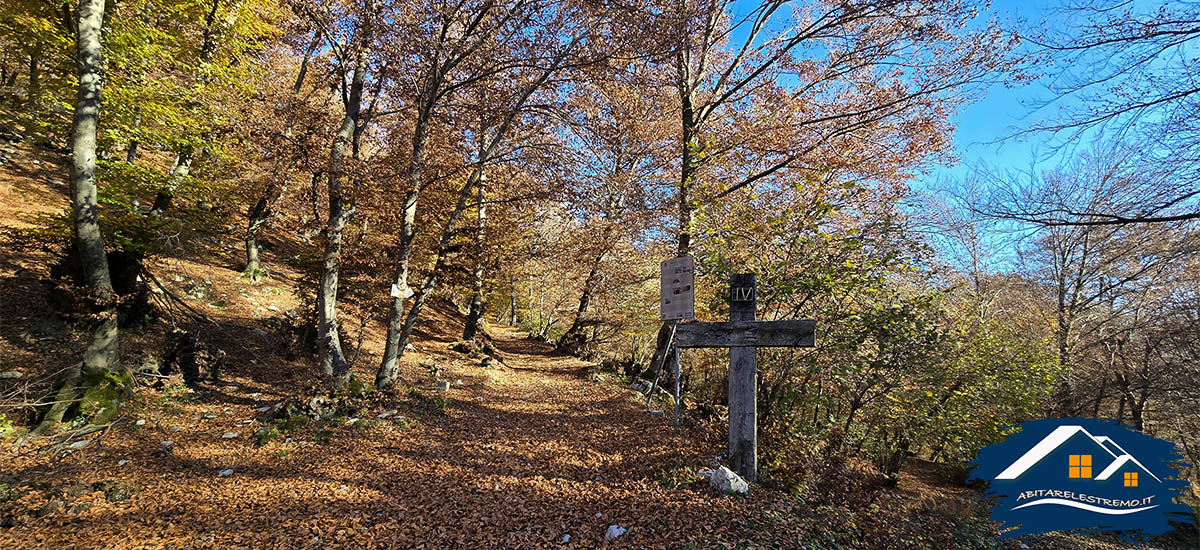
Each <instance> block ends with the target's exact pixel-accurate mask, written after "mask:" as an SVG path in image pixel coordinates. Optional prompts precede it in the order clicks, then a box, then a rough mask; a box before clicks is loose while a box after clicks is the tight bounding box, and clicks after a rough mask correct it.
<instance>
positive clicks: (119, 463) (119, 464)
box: [117, 458, 129, 466]
mask: <svg viewBox="0 0 1200 550" xmlns="http://www.w3.org/2000/svg"><path fill="white" fill-rule="evenodd" d="M126 464H129V460H127V459H124V458H122V459H121V460H118V461H117V466H124V465H126Z"/></svg>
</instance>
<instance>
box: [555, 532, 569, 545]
mask: <svg viewBox="0 0 1200 550" xmlns="http://www.w3.org/2000/svg"><path fill="white" fill-rule="evenodd" d="M558 542H559V543H560V544H566V543H568V542H571V535H569V534H567V533H563V536H561V537H558Z"/></svg>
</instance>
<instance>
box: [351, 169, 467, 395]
mask: <svg viewBox="0 0 1200 550" xmlns="http://www.w3.org/2000/svg"><path fill="white" fill-rule="evenodd" d="M481 174H482V167H480V168H476V169H475V170H474V171H472V172H471V175H470V176H468V177H467V181H466V183H464V184H463V187H462V189H460V190H459V193H458V203H457V204H456V205H455V207H454V211H453V212H451V213H450V217H449V218H448V219H447V220H446V224H445V226H443V228H442V237H441V240H440V241H439V242H438V248H437V253H436V254H435V259H434V263H433V269H432V270H431V271H430V272H429V274H428V275H426V276H425V281H424V282H423V283H422V284H421V288H420V289H419V290H418V291H417V292H416V294H414V295H413V302H412V305H411V306H410V307H409V308H408V314H407V315H405V316H404V322H403V324H402V325H400V327H399V328H400V329H399V331H397V332H396V333H395V334H394V335H393V326H394V325H395V322H396V320H397V317H389V319H388V341H387V343H386V347H385V353H384V359H383V362H381V363H380V365H379V372H378V373H377V374H376V375H375V386H376V387H377V388H379V389H387V388H390V387H392V386H393V385H394V384H395V383H396V376H397V374H398V371H399V365H400V356H401V355H403V354H404V347H405V346H407V345H408V340H409V338H410V337H411V336H412V330H413V327H414V326H415V325H416V323H417V318H418V317H419V316H420V315H421V309H422V308H424V307H425V301H426V300H428V299H429V295H430V294H432V293H433V289H434V287H435V286H436V285H437V280H438V277H439V276H440V275H441V272H442V270H443V269H444V268H445V265H446V253H447V250H448V249H449V248H450V241H451V239H453V237H454V226H455V225H457V224H458V219H459V218H460V217H462V213H463V211H464V210H466V206H467V197H470V196H471V190H472V188H473V187H474V186H475V185H476V184H477V183H478V181H479V179H480V176H481ZM405 265H407V262H405ZM406 269H407V268H406ZM401 300H402V297H396V298H394V299H393V307H392V313H397V310H396V308H395V302H398V301H401ZM393 338H394V341H393ZM389 351H390V352H392V353H393V354H394V356H393V357H391V358H390V360H389V357H388V352H389Z"/></svg>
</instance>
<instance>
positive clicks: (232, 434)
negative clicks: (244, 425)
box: [221, 432, 238, 439]
mask: <svg viewBox="0 0 1200 550" xmlns="http://www.w3.org/2000/svg"><path fill="white" fill-rule="evenodd" d="M237 436H238V434H237V432H225V433H223V434H221V439H233V438H235V437H237Z"/></svg>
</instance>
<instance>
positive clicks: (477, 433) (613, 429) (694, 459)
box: [0, 146, 1124, 550]
mask: <svg viewBox="0 0 1200 550" xmlns="http://www.w3.org/2000/svg"><path fill="white" fill-rule="evenodd" d="M34 161H37V162H36V163H35V162H34ZM62 161H63V159H62V158H61V155H58V154H57V153H52V152H46V151H41V150H34V149H30V148H28V147H26V146H21V147H20V148H19V150H17V151H15V152H14V153H13V154H12V158H11V160H10V161H9V162H8V163H7V164H6V165H4V166H3V167H0V247H3V248H2V249H3V250H4V251H5V253H4V254H3V255H2V256H0V371H13V370H16V371H20V372H22V378H20V379H19V380H17V381H8V380H0V384H8V385H9V387H2V386H0V392H10V393H11V392H12V391H14V390H13V388H17V387H35V386H36V385H37V383H38V382H37V381H38V380H46V379H48V378H49V377H52V376H53V375H54V374H55V373H56V372H58V371H59V370H61V369H62V368H63V367H64V366H66V365H68V364H70V362H71V361H75V360H77V356H78V352H79V351H80V350H82V349H83V346H84V334H83V333H82V332H81V331H79V330H78V329H77V328H74V327H72V326H70V325H69V324H67V323H64V322H62V321H59V320H57V318H56V317H55V315H54V313H53V311H52V310H50V308H49V306H48V305H47V303H46V290H45V289H46V286H47V285H46V281H47V280H48V278H49V266H50V265H51V264H53V262H54V261H55V259H56V256H55V252H56V251H55V250H53V249H52V248H51V247H39V246H37V245H36V242H32V243H31V241H30V239H29V237H30V235H31V233H30V231H31V230H33V229H34V228H36V227H37V226H38V224H39V222H38V220H37V219H35V218H36V216H39V215H49V214H54V213H58V212H61V211H62V209H63V208H65V206H66V204H67V203H66V198H65V191H66V186H65V185H64V184H62V181H63V180H64V179H65V176H63V175H62V174H63V170H62V169H61V168H60V166H61V163H62ZM56 181H57V182H58V183H57V184H55V183H53V182H56ZM236 237H237V233H236V232H232V231H231V232H230V234H228V235H224V236H222V235H216V236H210V237H205V239H207V240H205V239H202V241H204V242H206V244H205V247H206V248H204V249H203V250H201V251H200V252H199V253H197V252H196V251H189V252H188V253H187V254H182V253H181V254H179V255H178V256H169V255H164V256H162V257H156V258H155V259H154V260H153V261H151V262H149V263H148V266H147V267H148V269H149V271H150V272H151V273H153V274H154V275H155V276H156V277H157V278H158V279H159V280H161V281H163V283H164V286H165V287H167V289H168V290H169V291H170V292H172V293H174V294H177V295H179V296H185V297H186V298H185V301H186V302H187V303H188V304H189V307H191V308H194V309H195V310H197V311H198V312H201V313H203V314H204V315H205V316H207V317H208V318H209V319H211V321H212V322H211V323H210V322H207V321H204V322H201V321H197V320H196V319H194V318H188V317H185V316H182V315H180V314H178V313H176V314H171V313H169V312H166V313H163V316H162V317H161V318H160V319H158V320H157V321H155V322H153V323H151V324H150V325H149V326H147V327H144V328H139V329H132V330H127V331H125V332H124V333H123V335H122V338H123V340H122V347H123V351H124V359H125V361H126V364H139V363H140V362H144V361H146V360H148V359H149V358H151V357H153V356H154V355H155V354H156V353H157V350H159V349H160V347H161V345H162V341H163V339H164V338H165V335H166V334H167V332H168V331H169V330H170V329H171V328H173V327H175V326H179V327H182V328H187V329H188V330H192V331H194V332H197V333H200V334H202V335H203V336H204V338H205V340H206V341H208V342H210V343H213V344H214V345H217V346H219V347H221V348H222V349H223V350H224V351H225V352H226V353H227V354H228V355H227V357H226V359H227V362H228V364H229V365H230V367H229V368H228V369H227V370H226V372H225V373H223V375H222V377H221V380H220V381H219V382H207V383H204V384H200V385H198V386H195V387H190V388H189V387H184V386H170V387H165V388H161V389H152V388H143V389H141V390H139V392H138V393H137V395H136V397H135V398H134V400H133V401H132V402H131V403H130V404H129V405H128V406H127V407H126V409H125V410H124V412H123V414H122V416H121V417H120V418H119V419H118V421H117V422H116V423H115V424H114V426H113V427H112V428H110V429H109V430H107V431H105V432H103V433H102V435H100V436H99V437H97V438H95V439H94V440H91V441H92V442H91V443H88V444H86V446H83V447H82V448H79V449H73V448H70V447H69V446H67V445H27V446H26V447H24V448H22V449H20V450H19V451H15V452H12V451H9V450H8V447H9V446H10V445H9V444H8V443H5V445H4V447H5V449H4V450H2V451H0V548H13V549H17V548H22V549H23V548H105V549H112V550H117V549H126V548H128V549H133V548H428V549H437V548H452V547H453V548H537V547H555V548H559V547H573V548H594V547H600V546H611V547H622V548H814V549H815V548H991V547H992V543H993V542H994V539H993V538H992V537H994V535H995V527H994V526H993V525H991V524H990V523H989V522H988V521H987V520H986V519H984V517H983V516H984V510H985V509H984V508H983V507H982V506H981V505H980V504H979V502H978V500H979V492H978V491H977V490H976V489H973V488H968V487H964V486H961V485H956V484H953V483H950V482H948V481H945V480H943V479H942V478H941V477H940V476H939V475H938V473H937V468H936V467H935V466H934V465H932V464H930V463H927V462H921V461H912V462H911V463H910V466H909V467H908V468H907V469H906V471H905V472H903V474H902V477H901V479H900V483H899V484H898V486H897V487H894V488H879V489H875V490H874V491H875V492H874V493H873V495H872V496H871V497H870V504H869V505H866V506H863V507H856V506H851V505H846V504H825V503H821V504H818V503H812V502H808V501H806V500H805V499H803V498H800V497H797V496H794V495H792V494H790V493H789V492H787V491H785V490H782V489H778V488H767V487H765V486H762V487H760V486H756V487H755V488H754V490H752V491H751V493H750V494H749V495H747V496H727V495H723V494H720V493H717V492H715V491H714V490H712V489H710V488H709V487H708V485H707V483H706V482H705V481H704V480H702V479H699V478H697V476H696V472H697V471H698V470H699V469H702V468H706V467H711V466H710V465H711V464H712V463H714V461H715V460H716V459H717V457H718V455H721V454H722V453H723V445H722V438H723V433H722V432H721V425H720V422H719V421H713V420H710V421H700V420H696V419H692V418H689V419H687V421H686V422H685V425H684V427H683V428H679V429H676V428H673V427H672V426H671V419H670V414H669V411H668V413H667V414H666V415H663V416H658V415H653V414H649V413H648V412H647V411H646V410H645V409H644V408H643V407H642V403H641V402H640V399H638V397H637V394H635V392H633V391H632V390H630V389H628V388H627V386H626V384H625V381H623V380H621V379H620V378H619V377H618V376H617V375H615V374H613V373H605V372H601V371H600V370H598V369H597V368H596V367H595V366H594V365H592V364H589V363H586V362H583V361H580V360H578V359H575V358H572V357H566V356H561V355H557V354H555V353H553V351H552V349H551V348H550V346H548V345H546V344H544V343H541V342H537V341H535V340H531V339H528V338H527V337H526V336H525V335H524V334H522V333H520V332H518V331H516V330H515V329H513V328H510V327H504V326H492V327H491V328H490V331H489V332H490V336H491V339H492V343H493V345H494V346H495V348H496V349H497V350H498V356H499V358H500V359H502V360H503V361H502V363H501V362H492V363H491V364H490V365H488V366H483V365H481V361H480V360H479V358H478V357H473V356H471V355H469V354H464V353H460V352H457V351H454V350H452V349H451V346H452V345H453V344H454V342H455V340H456V335H457V334H458V333H459V332H460V331H461V322H462V320H461V315H460V314H459V312H458V311H457V308H455V307H454V306H453V305H452V304H451V303H450V302H449V301H447V300H441V301H439V302H438V303H437V304H435V307H433V308H431V310H430V311H429V315H428V317H427V319H425V322H424V323H423V324H422V327H421V330H420V331H419V332H418V334H417V338H416V340H415V347H416V350H415V351H410V352H409V353H406V354H405V358H404V364H403V367H402V379H403V380H404V382H405V384H406V385H405V387H404V389H403V390H399V391H395V392H372V393H370V394H368V397H369V402H370V403H371V407H370V410H369V411H368V412H366V413H365V414H361V415H360V416H358V417H357V418H354V417H345V416H342V417H335V418H333V419H329V420H323V421H316V422H281V421H272V420H270V419H269V418H267V416H266V414H265V413H264V412H262V409H264V408H269V407H272V406H274V405H275V404H277V403H280V402H282V401H284V400H286V399H288V398H290V397H295V396H298V395H303V394H304V392H305V391H306V388H309V387H311V385H312V384H313V382H314V381H315V380H316V373H315V371H316V369H315V368H314V366H313V363H312V359H311V358H310V357H305V356H304V354H300V357H298V358H295V359H287V358H286V357H288V354H286V353H282V354H281V353H279V351H280V350H279V349H278V342H277V341H275V339H274V337H273V334H272V332H271V331H272V330H273V327H275V326H276V325H277V324H278V322H279V321H280V320H281V319H284V318H286V316H287V315H288V314H289V313H291V312H292V310H293V309H295V308H296V307H297V305H298V303H299V299H298V298H297V297H296V296H295V295H294V294H293V293H292V289H293V288H294V287H295V285H296V283H297V281H298V280H300V279H301V277H302V275H301V273H300V272H299V271H298V270H296V269H294V268H292V267H289V266H291V265H293V264H290V263H289V259H290V258H292V259H294V258H298V257H299V256H300V255H298V254H296V255H292V254H290V252H289V253H284V252H283V250H285V249H287V247H284V246H280V247H278V248H277V249H276V250H275V251H274V252H272V253H269V254H268V255H267V257H266V259H267V261H268V262H269V263H271V265H272V266H274V267H275V268H276V270H275V272H274V273H273V274H272V276H271V277H270V278H269V279H267V280H266V281H264V282H262V283H258V284H250V283H247V282H245V281H242V280H239V279H238V272H237V268H236V265H237V258H238V255H239V254H240V248H239V247H238V246H237V238H236ZM201 283H202V284H201ZM198 287H203V289H204V290H203V292H196V289H197V288H198ZM346 324H347V326H351V327H354V330H351V331H350V332H351V333H352V334H354V333H356V331H357V327H359V326H361V327H362V337H361V341H362V349H363V350H365V351H364V358H363V359H362V360H360V361H358V362H357V363H356V367H355V376H356V377H358V378H359V379H362V380H371V379H372V377H373V372H372V371H373V367H374V365H375V363H376V362H377V357H378V355H377V353H378V352H379V351H381V350H382V336H383V326H382V324H381V323H380V322H379V320H378V319H374V318H369V319H368V322H367V323H365V324H360V323H357V320H355V319H348V320H347V321H346ZM430 364H433V365H438V366H439V367H440V368H442V369H443V371H442V373H441V375H440V376H441V379H443V380H446V381H449V382H450V383H451V385H450V389H449V391H445V392H439V391H437V390H436V389H435V388H434V387H433V386H432V382H433V380H432V379H431V375H430V373H429V370H428V369H427V368H426V366H427V365H430ZM231 434H232V435H231ZM256 434H257V435H256ZM164 441H170V445H169V447H170V449H169V452H168V450H165V448H164V443H163V442H164ZM610 525H618V526H620V527H622V528H627V529H628V531H627V532H626V533H625V534H624V535H623V536H621V537H619V538H617V539H616V540H614V541H606V540H605V536H604V534H605V531H606V530H607V529H608V527H609V526H610ZM1027 542H1030V543H1031V545H1030V546H1031V547H1033V548H1084V547H1087V548H1122V547H1124V546H1122V545H1119V544H1116V543H1114V542H1112V541H1111V540H1110V539H1098V538H1081V537H1065V536H1062V537H1048V538H1045V539H1042V540H1041V541H1027ZM1002 547H1005V548H1016V547H1017V546H1016V543H1006V544H1005V545H1003V546H1002Z"/></svg>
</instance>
